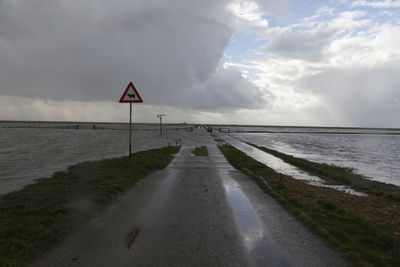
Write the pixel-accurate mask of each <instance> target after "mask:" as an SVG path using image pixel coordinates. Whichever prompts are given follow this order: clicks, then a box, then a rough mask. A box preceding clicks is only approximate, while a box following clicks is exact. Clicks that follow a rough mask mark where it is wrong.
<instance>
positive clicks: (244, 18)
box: [227, 0, 268, 30]
mask: <svg viewBox="0 0 400 267" xmlns="http://www.w3.org/2000/svg"><path fill="white" fill-rule="evenodd" d="M227 10H228V11H229V12H231V13H232V14H233V15H234V16H235V17H236V18H237V21H236V23H237V27H238V28H239V29H240V28H244V29H247V30H249V29H250V30H254V29H257V30H260V29H264V28H267V27H268V21H267V20H266V19H264V18H263V15H264V13H263V11H262V10H261V9H260V7H259V5H258V4H257V3H256V2H254V1H250V0H234V1H232V2H230V3H229V4H228V6H227Z"/></svg>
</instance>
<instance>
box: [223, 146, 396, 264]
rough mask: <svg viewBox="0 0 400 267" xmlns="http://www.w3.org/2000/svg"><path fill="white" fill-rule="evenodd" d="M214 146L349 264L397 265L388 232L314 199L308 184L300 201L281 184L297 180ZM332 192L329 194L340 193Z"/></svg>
mask: <svg viewBox="0 0 400 267" xmlns="http://www.w3.org/2000/svg"><path fill="white" fill-rule="evenodd" d="M218 147H219V149H220V150H221V152H222V153H223V154H224V156H225V157H226V159H227V160H228V161H229V163H230V164H231V165H232V166H234V167H235V168H236V169H237V170H239V171H241V172H243V173H244V174H246V175H247V176H249V177H250V178H251V179H253V180H254V181H255V182H256V183H257V184H258V185H259V186H260V188H261V189H263V190H264V191H265V192H267V193H269V194H270V195H271V196H273V197H274V198H276V199H277V200H278V201H279V202H280V203H281V204H282V205H283V206H284V207H285V208H286V209H287V210H288V211H290V212H291V213H292V214H294V215H295V216H296V217H297V218H299V219H300V220H301V221H302V222H303V223H305V224H306V225H307V226H309V227H310V228H311V229H312V230H314V231H315V232H317V233H318V234H320V236H322V237H323V238H325V240H327V241H328V242H329V243H330V244H332V245H333V246H335V247H337V248H340V250H341V251H343V252H344V253H345V255H346V256H347V257H348V258H349V259H350V260H351V261H352V262H353V264H355V265H359V266H400V257H399V255H396V254H395V253H394V249H393V242H394V240H393V236H392V235H391V234H390V233H388V232H386V231H384V230H382V229H380V228H378V227H377V226H375V225H374V224H373V223H371V222H369V221H367V220H365V219H362V218H360V217H358V216H356V215H353V214H351V213H349V212H347V211H345V210H343V209H342V208H340V207H337V206H336V205H335V204H333V203H331V202H329V201H328V200H324V199H318V198H317V197H315V195H313V192H315V191H314V190H315V187H314V188H312V186H310V185H304V192H302V194H304V198H307V201H303V198H301V197H299V194H298V188H290V184H291V183H289V182H285V181H287V180H288V179H291V180H292V182H293V183H292V184H293V187H297V186H296V185H300V183H301V182H300V181H295V180H294V179H292V178H290V177H287V176H283V175H281V174H279V173H277V172H275V171H274V170H273V169H271V168H269V167H267V166H266V165H264V164H262V163H260V162H258V161H256V160H254V159H253V158H251V157H249V156H247V155H246V154H245V153H243V152H241V151H239V150H238V149H236V148H234V147H233V146H231V145H220V146H218ZM264 181H266V182H267V184H266V183H265V182H264ZM307 188H310V190H307ZM311 188H312V189H311ZM323 190H326V189H323ZM332 191H333V192H332V193H333V194H335V193H337V194H340V192H334V190H332Z"/></svg>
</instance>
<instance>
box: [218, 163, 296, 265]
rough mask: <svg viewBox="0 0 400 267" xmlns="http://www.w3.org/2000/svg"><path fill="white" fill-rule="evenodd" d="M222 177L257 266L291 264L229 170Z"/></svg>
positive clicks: (221, 172) (223, 171) (240, 228)
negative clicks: (272, 238)
mask: <svg viewBox="0 0 400 267" xmlns="http://www.w3.org/2000/svg"><path fill="white" fill-rule="evenodd" d="M220 177H221V179H222V183H223V186H224V189H225V192H226V197H227V199H228V202H229V204H230V205H231V207H232V209H233V212H234V214H235V217H236V221H237V225H238V228H239V232H240V233H241V235H242V236H243V239H244V242H245V245H246V247H247V249H248V251H249V253H250V256H251V258H252V260H253V261H254V264H255V265H256V266H290V264H289V261H288V258H287V256H286V255H284V253H283V252H282V251H281V250H280V249H279V248H278V247H277V246H276V245H275V244H274V243H273V242H272V240H271V239H270V238H269V237H268V235H267V233H266V232H265V229H264V226H263V224H262V223H261V220H260V217H259V216H258V214H257V212H256V211H255V210H254V208H253V206H252V204H251V203H250V201H249V199H248V197H247V196H246V195H245V194H244V193H243V191H242V189H241V188H240V186H239V184H238V183H237V182H236V181H235V180H234V179H232V178H231V176H230V175H229V170H221V171H220Z"/></svg>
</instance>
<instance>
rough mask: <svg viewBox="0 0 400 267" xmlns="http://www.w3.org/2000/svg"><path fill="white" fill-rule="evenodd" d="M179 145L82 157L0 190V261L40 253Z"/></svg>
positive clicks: (19, 259)
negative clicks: (0, 193) (15, 187)
mask: <svg viewBox="0 0 400 267" xmlns="http://www.w3.org/2000/svg"><path fill="white" fill-rule="evenodd" d="M179 149H180V147H170V148H168V147H165V148H160V149H153V150H148V151H143V152H138V153H134V154H133V157H132V158H129V157H120V158H114V159H105V160H100V161H91V162H83V163H80V164H76V165H73V166H71V167H69V168H68V170H67V171H65V172H57V173H55V174H54V175H53V176H52V177H51V178H47V179H40V180H39V181H38V182H37V183H35V184H32V185H29V186H26V187H25V188H23V189H22V190H20V191H16V192H11V193H8V194H6V195H3V196H1V197H0V266H15V265H23V264H25V263H27V262H29V261H30V260H32V259H34V258H35V257H37V256H40V255H41V254H43V253H44V252H45V251H46V250H48V249H49V248H50V247H52V246H53V245H54V244H55V243H56V242H57V241H59V240H61V239H62V238H63V237H64V236H65V234H66V233H68V232H69V231H70V230H71V229H73V228H74V226H79V224H80V223H81V222H83V221H85V220H87V219H88V218H89V217H91V216H93V215H95V214H96V213H98V212H99V211H100V210H101V209H102V208H104V207H105V205H107V204H109V203H111V202H113V200H114V199H115V197H116V196H118V195H119V194H121V193H122V192H124V191H126V190H128V189H129V188H130V187H131V186H132V185H133V184H134V183H135V182H136V181H138V180H139V179H142V178H144V177H145V176H147V175H148V174H149V173H151V172H153V171H155V170H159V169H163V168H165V167H166V166H168V164H169V163H170V161H171V160H172V158H173V155H172V154H175V153H177V152H178V151H179Z"/></svg>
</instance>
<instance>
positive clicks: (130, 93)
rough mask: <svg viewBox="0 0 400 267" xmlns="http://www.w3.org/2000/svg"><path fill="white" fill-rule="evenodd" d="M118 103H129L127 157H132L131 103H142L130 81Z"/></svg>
mask: <svg viewBox="0 0 400 267" xmlns="http://www.w3.org/2000/svg"><path fill="white" fill-rule="evenodd" d="M119 103H129V157H132V103H143V100H142V98H141V97H140V95H139V93H138V91H137V90H136V88H135V86H134V85H133V83H132V82H130V83H129V84H128V87H126V89H125V91H124V93H123V94H122V96H121V98H120V100H119Z"/></svg>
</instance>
